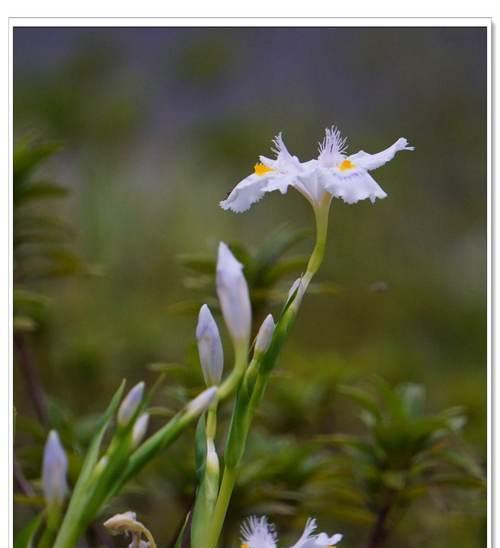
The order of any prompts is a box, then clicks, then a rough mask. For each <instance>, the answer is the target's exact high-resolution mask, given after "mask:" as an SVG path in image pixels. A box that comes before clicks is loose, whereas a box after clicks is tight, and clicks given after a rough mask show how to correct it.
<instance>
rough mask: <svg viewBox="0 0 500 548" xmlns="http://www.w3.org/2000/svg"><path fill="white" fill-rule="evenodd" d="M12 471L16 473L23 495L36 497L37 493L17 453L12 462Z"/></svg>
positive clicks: (15, 478) (15, 476)
mask: <svg viewBox="0 0 500 548" xmlns="http://www.w3.org/2000/svg"><path fill="white" fill-rule="evenodd" d="M12 472H13V475H14V480H15V482H16V484H17V486H18V487H19V490H20V491H21V493H23V495H26V496H27V497H34V496H35V495H36V493H35V490H34V489H33V487H32V485H31V483H30V482H29V481H28V480H27V479H26V476H25V475H24V472H23V469H22V467H21V464H20V462H19V461H18V460H17V457H16V455H15V454H14V458H13V462H12Z"/></svg>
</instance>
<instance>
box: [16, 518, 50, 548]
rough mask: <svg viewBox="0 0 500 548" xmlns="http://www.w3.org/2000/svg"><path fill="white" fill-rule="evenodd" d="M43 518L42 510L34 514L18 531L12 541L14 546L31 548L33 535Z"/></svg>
mask: <svg viewBox="0 0 500 548" xmlns="http://www.w3.org/2000/svg"><path fill="white" fill-rule="evenodd" d="M42 520H43V512H42V513H40V514H38V515H37V516H35V517H34V518H33V519H32V520H31V521H30V522H29V523H28V524H27V525H26V526H25V527H24V528H23V529H21V531H19V533H18V534H17V535H16V539H15V541H14V548H33V541H34V538H35V535H36V533H37V531H38V529H39V528H40V525H41V523H42Z"/></svg>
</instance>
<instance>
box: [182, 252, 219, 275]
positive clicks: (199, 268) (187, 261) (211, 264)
mask: <svg viewBox="0 0 500 548" xmlns="http://www.w3.org/2000/svg"><path fill="white" fill-rule="evenodd" d="M177 260H178V261H179V262H180V264H181V265H182V266H184V267H186V268H189V270H193V271H194V272H198V273H200V274H212V275H213V274H215V259H214V258H213V257H212V256H211V255H199V254H198V255H197V254H194V253H183V254H181V255H178V256H177Z"/></svg>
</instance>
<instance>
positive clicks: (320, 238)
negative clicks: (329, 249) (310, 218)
mask: <svg viewBox="0 0 500 548" xmlns="http://www.w3.org/2000/svg"><path fill="white" fill-rule="evenodd" d="M331 201H332V197H331V195H330V194H329V193H325V195H324V196H323V198H322V199H321V201H320V205H319V206H317V205H316V206H313V211H314V217H315V220H316V242H315V244H314V249H313V251H312V253H311V257H310V258H309V261H308V263H307V269H306V273H305V274H304V276H303V278H302V283H303V285H304V291H305V289H307V286H308V285H309V283H310V281H311V280H312V278H313V276H314V275H315V274H316V272H317V271H318V270H319V267H320V266H321V263H322V262H323V258H324V256H325V248H326V240H327V234H328V216H329V213H330V203H331Z"/></svg>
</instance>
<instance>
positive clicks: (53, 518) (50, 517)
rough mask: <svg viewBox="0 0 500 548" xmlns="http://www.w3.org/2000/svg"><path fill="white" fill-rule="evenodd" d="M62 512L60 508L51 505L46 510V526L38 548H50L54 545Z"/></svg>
mask: <svg viewBox="0 0 500 548" xmlns="http://www.w3.org/2000/svg"><path fill="white" fill-rule="evenodd" d="M61 518H62V512H61V507H60V506H55V505H52V506H50V505H49V507H48V508H47V526H46V528H45V531H44V533H43V535H42V538H41V539H40V542H39V544H38V548H51V546H52V545H53V544H54V539H55V538H56V535H57V531H58V529H59V524H60V523H61Z"/></svg>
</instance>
